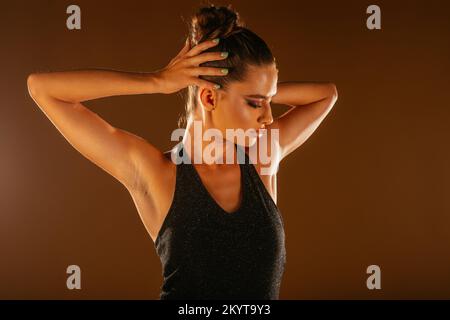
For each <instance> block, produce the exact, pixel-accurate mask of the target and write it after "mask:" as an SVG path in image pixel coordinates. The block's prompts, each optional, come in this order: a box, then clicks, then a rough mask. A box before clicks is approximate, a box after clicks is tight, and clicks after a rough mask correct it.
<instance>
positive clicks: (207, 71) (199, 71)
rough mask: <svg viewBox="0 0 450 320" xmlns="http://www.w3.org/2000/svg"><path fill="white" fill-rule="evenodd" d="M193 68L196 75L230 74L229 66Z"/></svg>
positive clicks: (193, 73)
mask: <svg viewBox="0 0 450 320" xmlns="http://www.w3.org/2000/svg"><path fill="white" fill-rule="evenodd" d="M191 70H192V75H194V76H226V75H227V74H228V69H227V68H214V67H196V68H192V69H191Z"/></svg>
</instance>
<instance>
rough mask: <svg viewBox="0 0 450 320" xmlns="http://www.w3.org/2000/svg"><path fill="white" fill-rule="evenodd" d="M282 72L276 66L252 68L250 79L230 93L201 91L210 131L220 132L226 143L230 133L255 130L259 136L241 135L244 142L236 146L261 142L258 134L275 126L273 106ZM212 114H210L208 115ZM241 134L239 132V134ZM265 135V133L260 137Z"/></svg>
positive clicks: (231, 86) (238, 83)
mask: <svg viewBox="0 0 450 320" xmlns="http://www.w3.org/2000/svg"><path fill="white" fill-rule="evenodd" d="M277 82H278V69H277V68H276V65H275V64H269V65H264V66H252V65H251V66H249V67H248V73H247V76H246V79H245V80H243V81H234V82H231V83H229V84H228V87H227V88H226V90H222V89H219V90H216V91H215V94H214V93H213V92H211V91H210V94H206V93H205V91H207V90H205V91H203V90H201V91H200V92H201V93H200V99H201V102H202V104H203V105H204V110H203V112H204V113H203V120H204V121H205V127H206V128H216V129H219V130H220V131H221V132H222V135H223V137H224V138H225V139H226V137H227V136H226V129H234V130H236V129H243V131H244V133H245V131H247V130H248V129H254V130H255V133H256V134H255V135H250V134H249V133H250V132H251V131H253V130H249V131H247V132H246V133H245V134H241V135H242V136H243V138H244V141H245V142H244V143H242V140H239V139H236V138H233V140H234V141H233V142H234V143H238V144H241V145H242V144H244V145H245V146H251V145H253V144H254V143H255V142H256V140H257V138H258V130H259V129H262V128H264V127H265V126H267V125H270V124H271V123H272V122H273V117H272V110H271V106H270V102H271V100H272V97H273V96H274V95H275V94H276V93H277ZM207 111H209V112H207ZM238 132H239V131H235V133H236V134H237V133H238ZM259 134H261V133H259Z"/></svg>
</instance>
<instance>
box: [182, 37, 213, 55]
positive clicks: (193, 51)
mask: <svg viewBox="0 0 450 320" xmlns="http://www.w3.org/2000/svg"><path fill="white" fill-rule="evenodd" d="M216 45H217V43H216V42H214V41H212V40H207V41H203V42H201V43H199V44H198V45H196V46H195V47H193V48H192V49H191V50H189V51H188V53H186V57H193V56H196V55H198V54H199V53H200V52H202V51H204V50H206V49H208V48H211V47H214V46H216Z"/></svg>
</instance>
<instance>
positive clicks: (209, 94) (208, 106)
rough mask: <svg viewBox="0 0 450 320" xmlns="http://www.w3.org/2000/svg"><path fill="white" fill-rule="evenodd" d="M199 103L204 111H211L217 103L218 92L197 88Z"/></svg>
mask: <svg viewBox="0 0 450 320" xmlns="http://www.w3.org/2000/svg"><path fill="white" fill-rule="evenodd" d="M199 101H200V104H201V105H202V106H203V108H205V110H206V111H213V110H214V109H215V108H216V107H217V102H218V101H219V92H218V91H217V90H212V89H209V88H207V87H200V88H199Z"/></svg>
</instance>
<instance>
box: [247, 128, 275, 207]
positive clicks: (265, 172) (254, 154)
mask: <svg viewBox="0 0 450 320" xmlns="http://www.w3.org/2000/svg"><path fill="white" fill-rule="evenodd" d="M246 152H247V153H248V156H249V158H250V160H251V162H252V163H253V164H254V166H255V169H256V171H257V173H258V175H259V177H260V179H261V180H262V182H263V183H264V185H265V186H266V189H267V191H268V192H269V194H270V195H271V196H272V199H273V200H274V202H275V203H276V202H277V172H278V168H279V165H280V161H281V148H280V145H279V143H278V139H277V136H273V135H272V132H271V131H270V130H268V131H267V134H266V135H265V136H264V135H263V136H262V137H260V138H258V140H257V141H256V143H255V144H253V145H252V146H251V147H249V148H247V150H246Z"/></svg>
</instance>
